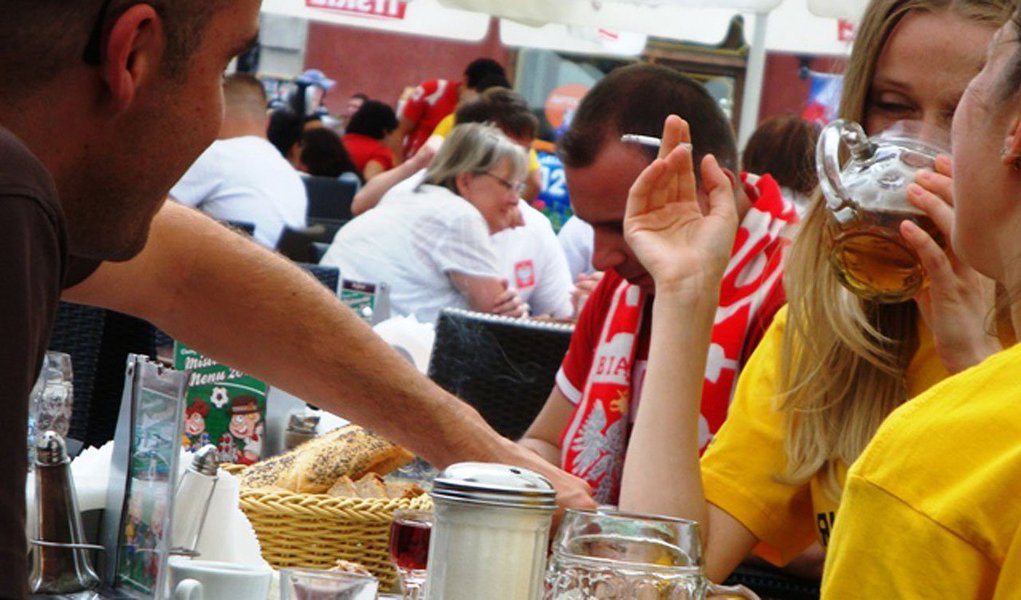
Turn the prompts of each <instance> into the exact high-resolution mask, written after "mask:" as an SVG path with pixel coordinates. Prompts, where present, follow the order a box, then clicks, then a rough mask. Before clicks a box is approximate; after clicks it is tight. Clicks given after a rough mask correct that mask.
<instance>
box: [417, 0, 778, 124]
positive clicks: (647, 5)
mask: <svg viewBox="0 0 1021 600" xmlns="http://www.w3.org/2000/svg"><path fill="white" fill-rule="evenodd" d="M416 1H418V0H416ZM782 1H783V0H439V2H440V3H441V4H442V5H444V6H447V7H450V8H458V9H464V10H474V11H478V12H481V13H485V14H489V15H493V16H497V17H502V18H506V19H511V20H514V21H519V22H521V23H524V24H527V25H533V26H538V25H542V24H545V23H563V24H569V25H581V26H588V27H597V28H598V27H606V28H612V29H614V30H617V31H629V32H634V33H644V34H648V35H656V36H662V37H671V38H677V37H683V34H682V33H679V31H680V30H681V29H682V28H684V27H695V28H701V27H702V26H701V23H702V22H703V21H701V20H700V18H699V17H700V14H702V15H704V13H703V12H702V11H712V10H725V11H729V12H730V13H733V11H734V10H738V11H744V12H752V13H755V14H756V15H757V16H758V18H756V19H755V25H754V29H753V36H752V44H751V52H750V53H749V57H748V71H747V75H746V81H745V94H744V98H742V105H741V129H740V131H739V132H738V140H739V142H740V143H742V144H743V143H744V140H746V139H748V137H749V136H750V135H751V133H752V131H754V129H755V125H756V122H757V121H758V112H759V100H760V97H761V91H762V75H763V71H764V69H765V58H766V30H767V23H768V15H769V12H770V11H771V10H773V9H774V8H776V7H777V6H778V5H779V4H780V3H781V2H782ZM693 9H698V11H697V12H696V11H695V10H693ZM721 37H722V36H721Z"/></svg>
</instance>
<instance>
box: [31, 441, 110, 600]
mask: <svg viewBox="0 0 1021 600" xmlns="http://www.w3.org/2000/svg"><path fill="white" fill-rule="evenodd" d="M35 449H36V454H35V468H36V473H35V497H36V502H37V503H38V505H39V506H38V514H39V517H38V522H37V524H36V536H35V539H34V540H32V544H33V545H34V546H35V548H34V550H33V553H32V572H31V574H30V575H29V588H30V589H31V591H32V593H33V594H69V593H74V592H84V591H88V590H94V589H96V588H97V587H99V576H97V575H96V572H95V570H93V568H92V562H91V561H90V560H89V555H88V554H87V553H86V550H87V549H89V548H100V547H99V546H90V545H88V544H85V543H84V541H85V536H84V534H83V533H82V520H81V514H80V513H79V512H78V496H77V495H76V494H75V489H74V482H73V481H72V479H71V468H70V466H71V461H70V460H69V459H68V457H67V447H66V445H65V443H64V438H62V437H60V434H58V433H56V432H55V431H46V432H45V433H43V434H42V435H40V436H39V439H38V441H37V442H36V447H35Z"/></svg>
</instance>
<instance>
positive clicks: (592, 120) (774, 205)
mask: <svg viewBox="0 0 1021 600" xmlns="http://www.w3.org/2000/svg"><path fill="white" fill-rule="evenodd" d="M670 114H676V115H680V116H681V117H682V118H684V119H686V120H687V122H688V124H689V125H690V139H692V140H694V148H693V149H692V152H693V154H694V157H695V159H696V160H695V163H696V164H698V163H699V162H700V160H701V158H702V157H703V156H705V155H707V154H712V155H713V156H715V157H716V159H717V160H718V161H719V164H720V165H721V167H722V168H723V170H724V172H725V173H726V174H727V176H728V177H729V178H730V179H731V180H732V185H733V187H734V195H735V206H736V211H737V215H738V218H739V219H740V224H741V227H740V230H739V232H738V236H737V240H736V242H735V243H734V245H733V250H732V253H731V258H730V262H729V264H728V265H727V269H726V272H725V273H724V276H723V284H722V288H721V290H720V301H719V304H718V305H717V306H718V308H717V311H716V319H715V321H714V324H713V331H712V343H711V346H710V351H709V354H708V357H707V364H706V369H705V379H704V384H703V394H702V398H703V401H702V406H701V411H700V412H701V414H700V419H699V421H700V422H699V433H700V436H699V437H700V440H699V442H700V446H701V447H703V448H704V447H705V445H706V444H707V443H708V441H709V440H710V439H711V438H712V435H713V434H714V433H715V432H716V431H717V429H718V428H719V427H720V425H722V423H723V420H724V419H725V418H726V415H727V408H728V406H729V404H730V396H731V392H732V390H733V387H734V383H735V382H736V380H737V375H738V373H739V372H740V369H741V366H742V365H743V364H744V361H745V360H746V359H747V358H748V356H749V355H750V354H751V350H752V349H753V348H754V347H755V345H756V344H757V342H758V340H759V339H760V338H761V336H762V334H763V332H764V331H765V329H766V327H768V325H769V323H770V322H771V321H772V318H773V315H774V314H775V313H776V311H777V310H778V309H779V308H780V307H781V306H782V305H783V303H784V293H783V285H782V277H781V275H782V266H783V265H782V258H783V250H784V248H786V247H787V245H788V239H787V237H786V234H787V232H788V231H787V230H788V226H789V225H791V224H793V223H794V222H796V220H797V213H796V211H795V207H794V204H793V203H792V202H790V201H788V200H785V199H784V198H783V197H782V195H781V194H780V187H779V186H778V185H777V183H776V182H775V181H774V180H773V178H772V177H770V176H768V175H763V176H761V177H756V176H753V175H742V176H740V177H738V176H737V175H735V174H734V171H735V170H736V169H737V148H736V145H735V141H734V135H733V131H732V129H731V127H730V122H729V121H728V120H727V117H726V116H725V115H724V114H723V112H722V111H721V110H720V109H719V106H718V105H717V104H716V101H715V100H714V99H713V98H712V97H711V96H710V95H709V94H708V93H707V92H706V91H705V89H704V88H703V87H702V86H701V85H699V84H698V83H697V82H695V81H693V80H691V79H689V78H687V77H684V76H683V75H681V74H679V73H677V72H675V71H672V70H670V69H667V68H664V67H657V66H653V65H634V66H630V67H625V68H621V69H617V70H616V71H614V72H613V73H611V74H610V75H608V76H607V77H605V78H604V79H602V80H601V81H600V82H599V83H597V84H596V86H595V87H593V88H592V89H591V90H590V91H589V93H588V94H587V95H586V96H585V98H584V99H583V100H582V102H581V105H580V106H579V107H578V111H577V112H576V113H575V117H574V120H573V121H572V123H571V128H570V130H569V131H568V132H567V134H566V135H565V136H564V137H563V138H562V139H561V141H560V152H561V154H562V155H563V157H564V168H565V172H566V175H567V185H568V188H569V190H570V194H571V203H572V205H573V206H574V210H575V213H576V214H577V215H578V216H579V217H580V218H582V219H584V220H585V221H587V222H588V223H590V224H591V225H592V227H593V229H594V231H595V237H594V244H595V246H594V251H593V255H592V263H593V265H594V266H595V267H596V268H597V269H598V270H600V271H605V272H606V275H605V276H604V277H603V278H602V280H601V281H600V282H599V284H598V286H597V287H596V289H595V291H594V292H593V293H592V295H591V296H590V297H589V299H588V301H587V302H586V303H585V307H584V309H583V310H582V312H581V315H580V316H579V318H578V322H577V324H576V325H575V329H574V334H573V336H572V338H571V345H570V347H569V349H568V351H567V355H566V357H565V358H564V362H563V365H562V366H561V368H560V371H559V373H557V377H556V386H555V387H554V388H553V391H552V392H551V393H550V397H549V399H548V400H547V402H546V406H545V407H544V408H543V410H542V412H541V413H540V414H539V416H538V417H537V418H536V420H535V421H534V422H533V423H532V425H531V427H530V428H529V429H528V431H527V432H526V433H525V437H524V438H523V439H522V440H521V444H522V445H524V446H526V447H528V448H530V449H532V450H534V451H536V452H537V453H538V454H540V455H541V456H543V457H545V458H546V459H547V460H549V461H551V462H553V463H555V464H558V465H560V466H561V468H563V469H565V470H567V471H568V472H572V473H573V474H574V475H576V476H578V477H581V478H583V479H585V480H586V481H588V483H589V485H591V486H592V488H593V489H594V490H595V495H594V497H595V499H596V501H598V502H601V503H610V504H616V502H617V499H618V494H619V491H620V478H621V474H622V467H623V462H624V451H625V449H626V448H627V441H628V438H629V436H630V431H631V425H632V423H633V422H634V419H635V416H636V415H637V413H638V411H639V410H640V405H639V403H640V401H641V393H642V383H643V381H644V379H645V368H646V364H647V361H648V355H649V339H650V332H651V329H652V326H653V324H652V314H651V310H650V309H651V306H652V297H653V296H654V294H655V292H656V290H655V286H654V284H653V281H652V277H651V276H650V275H649V272H648V270H646V268H645V267H644V266H643V265H642V263H641V262H639V260H638V259H637V258H636V257H635V254H634V252H633V250H632V249H631V248H630V247H629V246H628V245H627V243H626V242H625V241H624V237H623V230H622V222H623V220H624V209H625V204H626V201H627V197H628V190H629V189H631V186H632V184H633V183H634V181H635V179H636V178H637V177H638V174H639V173H641V172H642V170H643V169H645V168H646V167H647V166H648V165H649V163H651V162H652V160H653V159H654V158H655V157H656V152H657V149H656V148H649V147H646V146H640V145H637V144H633V143H626V142H623V141H622V140H621V135H622V134H626V133H633V134H641V135H647V136H658V135H659V134H660V131H662V127H663V122H664V120H665V119H666V117H667V115H670Z"/></svg>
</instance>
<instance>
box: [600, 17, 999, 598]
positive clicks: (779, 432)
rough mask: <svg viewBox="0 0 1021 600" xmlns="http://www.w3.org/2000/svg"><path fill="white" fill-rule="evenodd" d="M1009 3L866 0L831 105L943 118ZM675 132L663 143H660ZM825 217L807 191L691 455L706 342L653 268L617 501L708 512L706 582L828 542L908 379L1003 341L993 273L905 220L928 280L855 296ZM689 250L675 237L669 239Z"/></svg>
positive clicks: (855, 115) (671, 280) (920, 384)
mask: <svg viewBox="0 0 1021 600" xmlns="http://www.w3.org/2000/svg"><path fill="white" fill-rule="evenodd" d="M1011 6H1012V5H1011V3H1010V2H1008V1H1007V0H999V1H992V2H990V1H984V2H980V1H978V0H874V1H873V2H871V3H870V4H869V6H868V8H867V9H866V12H865V15H864V17H863V19H862V22H861V26H860V29H859V32H858V39H857V41H856V43H855V47H854V51H853V53H852V55H851V58H850V61H849V64H848V68H847V71H846V73H845V77H844V93H843V98H842V103H841V109H840V114H841V116H842V117H844V118H847V119H851V120H854V121H858V122H860V123H862V124H863V126H864V127H865V129H866V131H867V132H868V133H869V134H870V135H871V134H875V133H878V132H879V131H881V130H882V129H884V128H885V127H887V126H889V125H890V124H892V123H893V122H894V121H897V120H909V119H910V120H920V121H924V122H926V123H929V124H933V125H937V126H943V127H946V126H947V125H948V124H949V121H950V118H951V116H952V115H953V112H954V109H955V108H956V104H957V100H958V98H959V97H960V94H961V93H962V92H963V90H964V88H965V86H966V85H967V82H968V81H969V80H970V79H971V78H972V77H973V76H974V75H975V74H976V73H977V72H978V69H979V68H980V67H981V65H982V61H983V54H984V49H985V46H986V44H987V43H988V41H989V39H990V38H991V36H992V34H993V32H994V30H995V29H996V27H997V26H999V25H1000V24H1001V23H1002V22H1003V21H1005V20H1006V18H1007V17H1008V16H1009V12H1010V8H1011ZM671 135H673V134H671ZM674 137H676V136H674ZM680 139H683V136H681V138H680ZM672 148H673V146H670V145H669V144H664V147H663V152H664V153H666V152H669V151H670V150H671V149H672ZM937 170H938V171H940V173H938V174H932V175H930V176H929V178H928V179H926V178H924V177H920V182H922V183H925V184H926V185H927V186H928V187H930V188H933V189H934V190H936V191H938V188H939V186H938V185H937V184H938V183H943V182H945V180H946V175H947V174H948V173H949V166H948V164H947V163H946V161H942V162H940V163H939V164H938V165H937ZM933 181H935V182H936V183H933ZM915 201H917V202H918V203H919V205H920V207H922V208H923V209H924V210H926V212H927V213H929V214H930V216H932V217H933V219H934V220H935V221H936V222H937V223H943V224H945V223H947V222H948V218H947V213H949V211H950V208H949V207H948V206H947V205H946V204H944V203H943V202H941V201H939V198H938V197H936V196H933V195H932V194H930V193H927V192H925V193H923V194H922V196H919V197H916V198H915ZM827 218H828V216H827V214H826V209H825V206H824V204H823V203H822V202H820V201H818V200H817V201H816V203H815V206H813V207H812V208H811V209H810V211H809V214H808V216H807V218H806V220H805V222H804V224H803V225H802V228H801V231H800V232H799V233H798V235H797V238H796V240H795V242H794V246H793V248H792V251H791V256H790V259H789V261H788V263H787V265H788V267H787V275H786V279H785V287H786V290H787V296H788V300H789V306H788V309H787V311H784V312H781V313H780V314H779V315H778V316H777V318H776V320H775V321H774V324H773V326H772V327H771V329H770V330H769V331H768V332H767V333H766V336H765V338H764V339H763V341H762V342H761V343H760V345H759V347H758V349H757V350H756V352H755V353H754V355H753V356H752V358H751V360H750V362H749V364H748V365H747V366H746V368H745V370H744V372H743V373H742V375H741V379H740V381H739V383H738V386H737V389H736V391H735V396H734V400H733V403H732V405H731V408H730V412H729V415H728V418H727V421H726V422H725V424H724V425H723V428H722V429H721V430H720V431H719V432H718V433H717V436H716V439H715V440H714V441H713V443H712V444H711V445H710V447H709V449H708V451H707V452H706V453H705V456H704V457H703V458H702V461H701V464H700V463H699V460H698V453H697V451H696V450H695V447H697V441H696V440H697V410H698V408H697V407H698V401H699V389H698V387H697V386H694V387H689V386H688V384H689V383H690V382H689V381H688V376H687V374H688V373H689V372H692V373H694V372H701V371H698V370H697V369H698V368H699V366H698V363H699V362H700V361H704V360H705V357H704V356H702V357H701V359H700V360H692V359H691V356H689V354H690V353H691V352H692V349H694V348H705V347H706V346H698V345H697V344H695V343H693V341H692V340H691V339H688V338H685V337H684V335H686V336H690V335H693V334H692V333H690V332H689V333H685V334H684V335H681V334H680V333H679V332H678V328H679V327H680V328H689V327H690V328H692V329H697V327H694V326H693V325H692V324H693V323H697V321H698V318H699V317H698V314H700V313H699V310H700V309H701V308H703V307H702V304H698V305H694V306H693V305H691V304H690V302H682V301H681V300H682V299H678V298H672V299H669V300H668V299H667V298H665V297H664V296H662V295H661V292H660V279H662V280H663V283H664V285H665V286H666V288H667V289H670V288H674V287H678V286H680V287H684V286H686V285H687V286H690V285H693V284H692V283H691V282H690V281H689V280H688V279H685V278H684V277H687V275H688V274H684V273H681V274H679V273H678V272H677V271H676V269H664V270H663V272H661V273H659V274H658V275H657V272H656V271H655V270H653V269H651V268H650V269H649V270H650V273H652V274H653V275H654V277H658V278H657V279H656V289H657V294H656V306H655V307H654V309H653V310H654V311H659V312H654V315H655V316H654V322H655V323H656V326H655V327H654V330H653V341H652V348H653V351H655V350H656V349H657V348H659V352H658V358H655V359H654V358H653V357H652V355H651V354H650V361H649V365H648V371H647V375H646V381H645V391H643V400H642V405H641V407H640V410H639V411H638V415H637V418H636V421H635V425H634V432H633V433H632V437H631V442H630V446H629V448H628V454H627V458H626V460H625V467H624V476H623V483H622V487H623V489H622V493H621V497H620V505H621V508H622V509H625V510H637V511H643V512H654V513H660V514H671V515H677V516H682V517H687V518H692V519H695V520H698V521H699V522H701V523H702V524H703V527H704V535H705V537H706V570H707V574H708V575H709V577H710V578H712V579H714V580H720V579H723V578H725V577H726V576H727V574H729V573H730V572H731V570H733V568H734V567H735V566H736V565H737V564H738V563H740V562H741V561H742V560H743V559H744V558H745V557H746V555H747V554H748V553H749V552H750V551H752V550H753V549H754V550H756V552H757V553H758V554H759V555H761V556H763V557H764V558H766V559H767V560H770V561H771V562H774V563H776V564H784V563H786V562H787V561H789V560H790V559H791V558H793V557H794V556H797V555H798V554H799V553H801V552H802V551H804V550H805V549H806V548H807V547H809V546H810V545H811V544H812V543H813V541H814V540H818V541H819V542H820V543H821V544H823V545H825V544H826V543H827V542H828V538H829V534H830V532H831V528H832V526H833V523H834V522H835V520H837V518H836V517H837V515H836V507H837V504H838V502H839V498H840V494H841V490H842V487H843V483H844V474H845V469H846V465H849V464H851V463H852V462H853V461H854V460H855V459H856V458H857V457H858V455H859V454H860V453H861V452H862V450H863V449H864V447H865V446H866V444H867V443H868V441H869V439H871V437H872V435H873V434H874V433H875V431H876V429H877V428H878V427H879V425H880V423H881V422H882V421H883V419H885V418H886V417H887V415H889V414H890V413H891V412H892V411H893V410H894V409H895V408H896V407H897V406H899V405H901V404H903V403H904V402H905V401H907V399H908V398H910V397H911V396H912V395H914V394H917V393H920V392H922V391H923V390H925V389H927V388H928V387H929V386H931V385H933V384H934V383H936V382H938V381H940V380H941V379H943V378H945V377H946V376H947V375H948V374H949V373H953V372H957V371H960V370H962V369H964V368H967V367H969V366H971V365H973V364H976V363H977V362H979V361H980V360H982V359H983V358H985V357H986V356H988V355H990V354H992V353H993V352H995V351H996V350H998V340H997V339H996V338H995V336H991V335H987V333H986V329H985V327H984V319H985V317H986V315H987V314H988V310H989V307H991V305H992V286H991V283H990V282H988V281H987V280H985V279H984V278H983V277H981V276H980V275H979V274H977V273H976V272H974V271H972V270H971V269H969V268H967V267H965V266H963V265H962V264H960V263H958V262H957V260H956V259H955V258H954V256H953V255H952V253H944V252H943V251H942V250H938V247H937V246H935V244H934V243H933V242H932V240H931V238H929V237H928V235H927V234H925V233H924V232H922V231H921V230H920V229H918V228H912V227H910V225H909V224H905V225H903V226H902V233H903V235H904V237H905V239H907V240H908V242H909V243H911V244H912V245H913V247H914V248H915V249H916V251H917V252H918V253H919V255H920V258H921V259H922V263H923V265H924V266H925V268H926V270H927V271H928V273H929V275H930V279H931V285H930V286H929V287H928V288H927V289H926V290H924V291H923V292H921V293H920V294H919V295H918V296H917V297H916V298H915V299H914V300H913V301H910V302H904V303H900V304H879V303H875V302H870V301H866V300H862V299H860V298H858V297H857V296H854V295H853V294H852V293H851V292H849V291H848V290H846V289H845V288H844V287H843V286H842V285H841V284H840V283H839V281H838V279H837V277H836V275H835V274H834V273H833V271H832V269H831V267H830V264H829V261H828V251H827V243H826V235H825V227H826V219H827ZM665 231H666V230H663V231H660V232H659V234H660V235H668V234H667V233H666V232H665ZM945 233H948V232H945ZM674 242H675V243H676V244H680V242H678V241H677V240H674ZM634 243H636V241H634V240H632V239H630V238H629V244H632V247H634ZM670 248H671V246H669V245H664V246H663V247H662V248H660V250H662V252H665V253H667V254H666V255H665V256H666V259H664V258H663V257H660V256H657V255H656V254H655V253H653V254H650V255H649V256H645V257H643V256H641V255H639V256H640V258H643V264H646V266H647V267H648V266H649V265H648V264H647V263H646V259H647V260H648V261H652V262H653V263H657V262H666V263H673V262H676V261H678V260H681V259H682V257H679V256H671V255H670V254H669V252H670ZM934 248H935V250H934ZM683 249H684V246H683V244H680V246H679V249H678V250H677V252H681V251H682V250H683ZM710 275H711V274H708V275H707V274H706V273H705V272H699V274H698V277H701V279H702V282H701V284H700V285H701V287H702V289H703V292H704V291H705V290H709V289H714V288H713V287H712V286H713V285H714V283H718V281H717V282H714V280H713V278H712V277H711V276H710ZM678 278H681V279H680V280H679V281H680V282H681V283H678ZM682 284H683V285H682ZM678 323H680V324H681V326H678V325H677V324H678ZM682 342H683V343H682ZM694 354H696V355H697V354H700V353H699V352H695V353H694ZM692 411H696V412H695V413H692ZM692 444H694V445H695V446H694V447H693V446H692Z"/></svg>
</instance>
